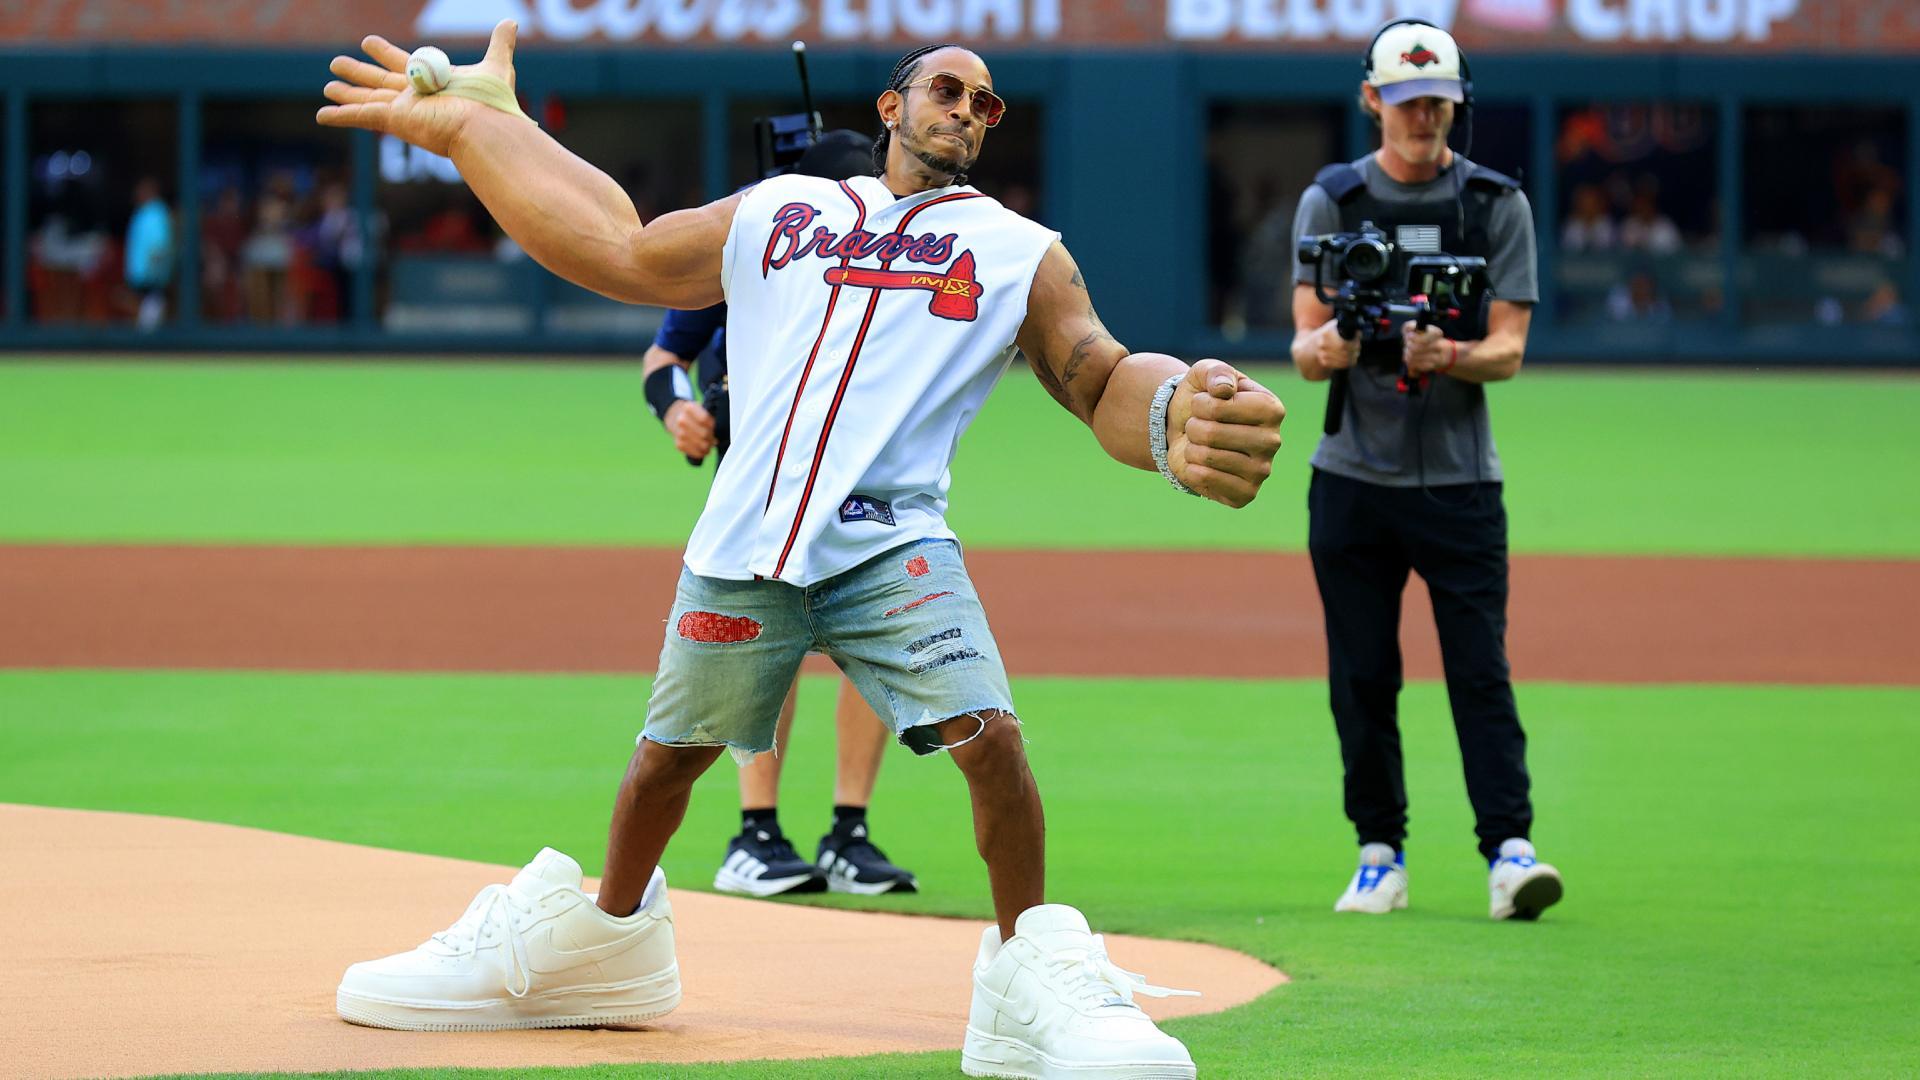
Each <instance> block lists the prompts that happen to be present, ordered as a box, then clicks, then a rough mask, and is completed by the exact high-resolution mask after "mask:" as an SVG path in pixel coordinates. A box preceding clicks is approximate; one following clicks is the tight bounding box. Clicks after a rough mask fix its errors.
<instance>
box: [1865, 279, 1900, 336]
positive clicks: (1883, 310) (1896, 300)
mask: <svg viewBox="0 0 1920 1080" xmlns="http://www.w3.org/2000/svg"><path fill="white" fill-rule="evenodd" d="M1907 319H1908V312H1907V306H1906V305H1905V304H1903V303H1901V302H1900V290H1899V288H1898V287H1897V286H1895V285H1894V283H1893V282H1891V281H1883V282H1881V283H1880V287H1879V288H1877V289H1875V290H1873V293H1872V295H1870V296H1868V297H1867V299H1866V302H1865V303H1863V304H1861V305H1860V321H1861V322H1864V323H1871V324H1873V325H1875V326H1906V325H1907Z"/></svg>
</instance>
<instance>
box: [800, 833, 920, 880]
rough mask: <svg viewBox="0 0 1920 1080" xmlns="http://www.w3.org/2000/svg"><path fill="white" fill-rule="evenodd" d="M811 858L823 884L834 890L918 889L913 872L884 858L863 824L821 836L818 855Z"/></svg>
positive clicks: (883, 854) (882, 852) (883, 853)
mask: <svg viewBox="0 0 1920 1080" xmlns="http://www.w3.org/2000/svg"><path fill="white" fill-rule="evenodd" d="M814 862H815V863H816V864H817V865H818V866H819V868H820V870H821V871H822V872H824V873H825V874H826V876H827V888H829V889H831V890H833V891H834V892H843V893H859V894H860V895H861V896H878V895H880V894H881V893H884V892H917V891H919V890H918V885H917V883H916V882H915V881H914V878H913V874H912V873H911V872H909V871H906V870H902V869H900V868H899V867H897V866H895V865H893V864H892V863H890V862H888V861H887V854H886V852H884V851H881V850H880V849H879V848H877V847H874V846H873V844H872V842H871V841H869V840H868V839H867V827H866V826H865V825H855V826H854V827H853V829H852V831H850V832H847V833H844V834H843V833H831V832H830V833H828V834H827V835H825V836H823V837H821V838H820V856H819V858H817V859H815V860H814Z"/></svg>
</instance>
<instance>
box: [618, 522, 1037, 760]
mask: <svg viewBox="0 0 1920 1080" xmlns="http://www.w3.org/2000/svg"><path fill="white" fill-rule="evenodd" d="M809 652H820V653H825V654H826V655H827V656H828V657H831V658H832V659H833V661H834V662H835V663H836V664H839V665H840V670H842V671H844V672H846V673H847V677H848V678H849V679H850V680H852V682H853V685H854V686H855V687H856V688H858V689H859V691H860V695H861V696H862V697H864V698H866V699H867V704H869V705H871V706H873V711H874V712H875V713H878V714H879V716H880V719H881V720H882V721H884V722H886V723H887V724H888V725H889V726H890V727H891V728H892V729H893V733H894V735H895V736H896V737H897V738H899V740H900V741H901V742H902V743H904V744H906V746H907V747H909V748H910V749H912V750H913V751H914V752H915V753H917V754H930V753H933V752H934V751H936V750H938V749H940V748H941V742H940V737H939V735H938V733H937V732H935V731H934V730H932V729H931V728H929V727H927V725H929V724H935V723H938V722H940V721H942V720H946V719H949V718H952V717H956V716H964V715H969V714H979V713H984V712H986V711H989V710H992V711H998V712H1004V713H1006V714H1008V715H1009V716H1011V715H1013V695H1012V692H1011V691H1010V690H1009V689H1008V688H1007V672H1006V668H1005V666H1004V665H1002V664H1001V662H1000V649H999V646H997V645H995V644H994V641H993V633H992V632H991V631H990V630H988V629H987V615H986V612H985V611H984V610H982V608H981V607H980V597H979V596H978V595H977V594H976V593H975V592H974V590H973V581H972V580H971V579H970V578H968V577H967V568H966V564H965V563H964V562H963V561H962V560H961V557H960V545H958V544H956V543H954V542H953V541H952V540H920V541H915V542H913V543H909V544H904V545H902V546H900V547H897V548H894V549H893V550H891V551H888V552H886V553H884V554H881V555H877V556H875V557H873V558H872V559H869V560H867V561H866V562H864V563H861V564H860V565H859V566H856V567H854V568H853V569H851V570H848V571H846V572H845V573H842V574H838V575H835V576H834V577H831V578H828V579H827V580H825V581H821V582H816V583H815V584H813V585H808V586H805V587H801V586H797V585H789V584H787V583H786V582H783V581H732V580H726V579H720V578H707V577H700V576H698V575H696V574H694V573H693V572H692V571H689V570H687V569H685V568H684V567H683V568H682V569H681V572H680V586H679V590H678V593H677V595H676V596H675V597H674V602H673V612H672V614H671V615H670V616H669V617H668V620H667V635H666V644H665V645H664V646H663V647H662V648H661V650H660V668H659V672H658V674H656V675H655V676H654V680H653V695H652V697H651V698H649V699H648V701H647V723H646V729H645V730H644V731H642V732H641V733H640V737H641V738H642V739H649V740H651V741H653V742H657V743H666V744H669V745H674V746H720V745H725V746H727V747H730V748H732V750H733V751H734V757H735V758H736V759H738V760H740V761H742V763H744V762H745V761H747V760H751V758H752V755H754V754H757V753H765V752H767V751H769V750H772V749H773V741H774V727H775V724H776V723H777V721H778V720H779V716H780V703H781V701H782V700H783V699H785V697H786V695H787V688H788V687H789V686H790V685H792V683H793V679H794V676H795V675H796V674H798V672H799V670H800V661H801V659H802V658H803V657H804V656H806V654H807V653H809Z"/></svg>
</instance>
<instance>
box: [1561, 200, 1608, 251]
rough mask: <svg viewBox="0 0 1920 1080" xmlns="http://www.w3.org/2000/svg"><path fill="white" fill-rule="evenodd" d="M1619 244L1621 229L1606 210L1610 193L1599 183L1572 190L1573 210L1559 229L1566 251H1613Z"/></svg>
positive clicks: (1562, 246)
mask: <svg viewBox="0 0 1920 1080" xmlns="http://www.w3.org/2000/svg"><path fill="white" fill-rule="evenodd" d="M1619 243H1620V228H1619V226H1618V225H1616V224H1614V221H1613V215H1611V214H1609V213H1608V212H1607V193H1606V192H1605V191H1604V190H1602V189H1601V187H1600V185H1599V184H1581V185H1580V186H1579V187H1576V188H1574V189H1573V210H1572V213H1571V214H1570V215H1569V216H1568V217H1567V223H1566V224H1565V225H1564V226H1562V227H1561V230H1560V246H1561V248H1562V249H1564V250H1566V251H1612V250H1613V249H1614V248H1615V247H1617V246H1619Z"/></svg>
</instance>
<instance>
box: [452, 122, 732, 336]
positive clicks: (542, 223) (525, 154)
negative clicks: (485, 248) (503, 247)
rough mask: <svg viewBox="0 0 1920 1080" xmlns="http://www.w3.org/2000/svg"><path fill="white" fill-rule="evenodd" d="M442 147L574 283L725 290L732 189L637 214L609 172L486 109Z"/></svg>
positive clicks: (696, 295) (665, 294) (635, 297)
mask: <svg viewBox="0 0 1920 1080" xmlns="http://www.w3.org/2000/svg"><path fill="white" fill-rule="evenodd" d="M448 156H449V157H451V158H452V159H453V163H454V164H455V165H456V166H458V167H459V169H460V176H461V177H462V178H463V179H464V180H466V182H467V186H469V187H471V188H472V189H473V193H474V194H475V195H477V196H479V197H480V201H481V203H483V204H485V206H486V208H487V211H488V212H489V213H491V214H492V215H493V218H494V220H495V221H498V222H499V223H500V227H501V228H502V229H504V230H506V233H507V235H508V236H511V237H513V239H514V241H515V242H516V243H518V244H519V245H520V246H521V247H523V248H525V249H526V251H527V254H528V255H531V256H532V257H533V258H534V259H535V260H536V261H537V262H539V263H540V265H542V266H544V267H546V268H547V269H549V270H551V271H553V272H554V273H555V274H558V275H559V276H561V277H563V278H565V279H567V280H568V281H571V282H573V283H574V284H575V285H579V286H580V287H582V288H586V289H592V290H593V291H594V292H597V293H599V294H601V295H602V296H610V297H612V298H613V299H615V300H624V301H626V302H627V303H629V304H658V305H660V306H662V307H675V308H701V307H707V306H709V305H712V304H716V303H719V302H720V300H721V299H723V296H722V293H721V287H720V254H721V251H722V250H723V249H724V248H725V246H726V243H727V232H728V230H729V229H731V228H732V226H733V213H734V210H735V209H736V208H737V207H738V206H739V205H740V196H739V195H730V196H728V197H727V198H724V199H721V200H719V201H718V202H712V203H708V204H707V205H705V206H701V207H696V208H694V209H691V210H678V211H675V212H673V213H670V214H662V215H661V216H659V217H657V218H655V219H653V221H651V222H645V223H643V222H641V220H640V214H639V212H638V211H637V210H635V209H634V206H633V200H632V199H630V198H628V197H627V193H626V192H625V191H623V190H622V189H621V187H620V185H619V184H617V183H615V182H614V180H613V178H612V177H610V176H608V175H607V174H606V173H603V172H601V171H600V170H599V169H596V168H594V167H593V166H592V165H589V164H588V163H587V162H586V161H584V160H582V159H581V158H579V157H578V156H576V155H575V154H574V153H573V152H572V151H569V150H568V149H567V148H566V147H564V146H561V145H560V144H559V143H558V142H555V141H554V140H553V138H552V137H551V136H549V135H547V133H546V132H544V131H541V130H540V129H539V128H537V127H535V126H533V125H532V124H529V123H527V122H525V121H523V120H517V119H515V118H514V117H511V116H508V115H507V114H505V113H501V112H496V111H494V110H492V109H483V111H481V112H480V113H478V114H476V115H475V116H473V117H471V118H470V119H469V120H468V122H467V123H466V124H464V125H463V126H462V127H461V129H460V132H459V134H458V135H457V136H456V137H455V138H454V140H453V142H452V144H451V146H450V153H449V154H448Z"/></svg>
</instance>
